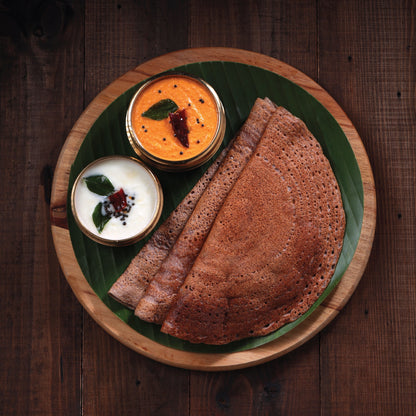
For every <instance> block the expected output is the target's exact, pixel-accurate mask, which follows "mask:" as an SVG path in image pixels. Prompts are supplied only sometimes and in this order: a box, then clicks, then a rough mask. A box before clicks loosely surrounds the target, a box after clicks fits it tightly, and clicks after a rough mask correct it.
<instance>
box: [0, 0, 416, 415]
mask: <svg viewBox="0 0 416 416" xmlns="http://www.w3.org/2000/svg"><path fill="white" fill-rule="evenodd" d="M200 46H227V47H237V48H242V49H248V50H252V51H255V52H260V53H263V54H266V55H269V56H271V57H274V58H277V59H279V60H281V61H284V62H286V63H288V64H290V65H292V66H294V67H296V68H297V69H299V70H301V71H302V72H304V73H305V74H307V75H308V76H309V77H311V78H312V79H314V80H315V81H316V82H318V83H319V84H320V85H321V86H322V87H324V88H325V89H326V90H327V91H328V92H329V93H330V94H331V95H332V96H333V97H334V98H335V99H336V100H337V102H338V103H339V104H340V105H341V107H342V108H343V109H344V110H345V112H346V113H347V115H348V116H349V118H350V119H351V120H352V122H353V123H354V125H355V127H356V129H357V130H358V132H359V134H360V136H361V138H362V140H363V143H364V145H365V147H366V150H367V153H368V156H369V159H370V161H371V164H372V168H373V173H374V177H375V182H376V188H377V203H378V212H377V230H376V236H375V240H374V245H373V250H372V253H371V256H370V260H369V262H368V266H367V268H366V270H365V273H364V275H363V277H362V280H361V282H360V284H359V286H358V287H357V289H356V291H355V293H354V294H353V296H352V298H351V299H350V301H349V302H348V304H347V305H346V306H345V308H344V309H343V310H342V312H341V313H340V314H339V315H338V317H337V318H336V319H335V320H334V321H333V322H331V324H330V325H329V326H327V327H326V328H325V329H324V330H323V331H322V332H321V333H320V334H319V335H317V336H315V337H314V338H313V339H312V340H310V341H309V342H307V343H306V344H304V345H303V346H301V347H300V348H298V349H296V350H295V351H293V352H291V353H289V354H287V355H285V356H283V357H281V358H278V359H275V360H273V361H270V362H268V363H266V364H262V365H259V366H256V367H252V368H247V369H242V370H236V371H229V372H199V371H192V370H183V369H178V368H174V367H170V366H167V365H164V364H160V363H158V362H155V361H152V360H150V359H148V358H145V357H143V356H141V355H139V354H137V353H135V352H133V351H131V350H129V349H128V348H126V347H124V346H123V345H122V344H120V343H119V342H118V341H116V340H115V339H113V338H112V337H110V336H109V335H108V334H107V333H106V332H105V331H104V330H102V329H101V327H99V326H98V325H97V324H96V323H95V322H94V321H93V319H92V318H91V317H90V316H89V315H88V314H87V313H86V312H84V310H83V308H82V307H81V305H80V304H79V303H78V301H77V299H76V298H75V296H74V295H73V293H72V291H71V289H70V287H69V285H68V283H67V282H66V280H65V277H64V276H63V274H62V272H61V271H60V267H59V263H58V261H57V258H56V255H55V249H54V245H53V242H52V237H51V231H50V221H49V202H50V191H51V182H52V178H53V174H54V167H55V165H56V162H57V158H58V155H59V152H60V150H61V147H62V145H63V143H64V141H65V139H66V137H67V135H68V133H69V131H70V130H71V127H72V126H73V124H74V123H75V121H76V120H77V118H78V117H79V116H80V114H81V113H82V111H83V110H84V108H85V107H86V106H87V105H88V103H89V102H90V101H91V100H92V99H93V98H94V97H95V96H96V95H97V94H98V93H99V92H100V91H101V90H102V89H103V88H104V87H106V86H107V85H108V84H109V83H110V82H112V81H113V80H114V79H116V78H118V77H119V76H121V75H122V74H124V73H125V72H127V71H129V70H131V69H132V68H134V67H136V66H137V65H139V64H141V63H142V62H144V61H147V60H149V59H151V58H154V57H156V56H158V55H161V54H164V53H166V52H170V51H174V50H178V49H184V48H189V47H200ZM0 88H1V89H0V96H1V101H0V109H1V113H0V126H1V130H0V146H1V148H0V172H1V182H2V184H3V185H2V195H3V198H2V200H3V202H2V204H1V208H0V212H1V219H2V222H1V224H2V225H1V232H0V259H1V278H0V314H1V316H2V319H1V320H0V335H1V341H0V386H1V392H0V414H2V415H12V414H13V415H76V414H83V415H84V414H85V415H251V414H253V415H254V414H256V415H280V414H282V415H319V414H321V415H414V414H416V307H415V303H416V268H415V264H416V261H415V259H416V241H415V240H416V239H415V232H416V226H415V225H416V220H415V218H416V215H415V214H416V212H415V206H416V201H415V184H414V182H415V178H416V111H415V104H416V101H415V89H416V4H415V2H414V1H396V0H390V1H365V0H361V1H356V0H354V1H346V0H343V1H329V0H327V1H325V0H320V1H315V2H311V1H306V0H303V1H289V0H287V1H271V0H265V1H255V0H249V1H227V0H222V1H217V0H214V1H202V0H200V1H191V0H189V1H169V0H166V1H133V0H119V1H102V0H89V1H82V0H73V1H70V0H55V1H54V0H44V1H41V0H34V1H23V0H19V1H17V0H15V1H6V0H5V1H1V3H0Z"/></svg>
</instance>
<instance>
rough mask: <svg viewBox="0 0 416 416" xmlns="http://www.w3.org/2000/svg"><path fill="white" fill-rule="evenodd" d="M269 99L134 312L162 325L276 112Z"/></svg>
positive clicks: (256, 108)
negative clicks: (219, 214) (218, 214)
mask: <svg viewBox="0 0 416 416" xmlns="http://www.w3.org/2000/svg"><path fill="white" fill-rule="evenodd" d="M275 108H276V107H275V105H274V104H273V103H272V102H271V101H270V100H269V99H265V100H262V99H257V100H256V102H255V103H254V105H253V108H252V110H251V112H250V114H249V116H248V118H247V120H246V122H245V123H244V125H243V126H242V128H241V129H240V131H239V133H238V135H237V137H236V138H235V139H234V141H233V144H232V146H231V148H230V150H229V152H228V153H227V155H226V157H225V159H224V162H223V163H222V164H221V165H220V166H219V168H218V170H217V171H216V173H215V175H214V176H213V178H212V180H211V182H210V184H209V185H208V187H207V189H206V190H205V192H204V193H203V194H202V196H201V198H200V199H199V201H198V203H197V205H196V206H195V209H194V211H193V213H192V215H191V216H190V217H189V219H188V221H187V223H186V225H185V227H184V228H183V230H182V232H181V234H180V235H179V237H178V239H177V240H176V242H175V244H174V245H173V247H172V249H171V250H170V252H169V255H168V256H167V257H166V259H165V260H164V261H163V262H162V264H161V266H160V268H159V270H158V272H157V273H156V275H155V276H154V278H153V279H152V281H151V282H150V284H149V286H148V287H147V290H146V293H145V295H144V296H143V297H142V298H141V300H140V301H139V303H138V305H137V308H136V310H135V315H136V316H138V317H139V318H141V319H143V320H145V321H148V322H153V323H159V324H161V323H162V322H163V320H164V319H165V317H166V315H167V313H168V311H169V308H170V307H171V305H172V303H173V302H174V301H175V297H176V294H177V292H178V290H179V288H180V286H181V285H182V283H183V281H184V279H185V277H186V275H187V274H188V272H189V270H190V269H191V267H192V264H193V262H194V260H195V258H196V257H197V255H198V253H199V251H200V249H201V247H202V244H203V243H204V241H205V238H206V236H207V235H208V233H209V230H210V229H211V226H212V224H213V222H214V220H215V217H216V215H217V213H218V211H219V210H220V208H221V206H222V204H223V202H224V200H225V198H226V196H227V194H228V193H229V191H230V189H231V188H232V187H233V185H234V183H235V182H236V180H237V179H238V177H239V176H240V173H241V171H242V170H243V168H244V166H245V165H246V163H247V162H248V160H249V159H250V157H251V155H252V153H253V151H254V149H255V147H256V146H257V143H258V141H259V139H260V137H261V136H262V134H263V132H264V130H265V128H266V125H267V123H268V120H269V119H270V117H271V115H272V113H273V112H274V111H275Z"/></svg>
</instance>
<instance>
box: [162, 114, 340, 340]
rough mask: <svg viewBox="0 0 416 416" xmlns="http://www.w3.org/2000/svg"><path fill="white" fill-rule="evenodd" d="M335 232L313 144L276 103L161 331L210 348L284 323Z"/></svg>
mask: <svg viewBox="0 0 416 416" xmlns="http://www.w3.org/2000/svg"><path fill="white" fill-rule="evenodd" d="M344 230H345V214H344V211H343V206H342V199H341V194H340V190H339V188H338V184H337V181H336V178H335V176H334V174H333V172H332V169H331V166H330V164H329V162H328V160H327V159H326V157H325V156H324V154H323V152H322V149H321V146H320V145H319V143H318V142H317V141H316V139H315V138H314V137H313V136H312V134H311V133H310V132H309V131H308V129H307V127H306V126H305V124H304V123H303V122H302V121H301V120H299V119H298V118H296V117H294V116H293V115H291V114H290V113H289V112H288V111H286V110H285V109H283V108H280V107H279V108H278V109H277V110H276V112H275V113H274V115H273V116H272V119H271V121H270V123H269V124H268V127H267V129H266V131H265V133H264V135H263V137H262V138H261V140H260V142H259V145H258V146H257V148H256V150H255V152H254V155H253V157H252V158H251V159H250V161H249V163H248V164H247V165H246V167H245V169H244V171H243V172H242V174H241V175H240V177H239V179H238V181H237V182H236V183H235V185H234V187H233V188H232V190H231V191H230V193H229V195H228V197H227V198H226V200H225V202H224V204H223V206H222V208H221V210H220V211H219V213H218V215H217V217H216V220H215V223H214V224H213V226H212V228H211V231H210V233H209V235H208V237H207V239H206V241H205V243H204V245H203V247H202V249H201V251H200V253H199V255H198V257H197V258H196V260H195V262H194V264H193V266H192V268H191V270H190V272H189V274H188V275H187V277H186V279H185V281H184V283H183V285H182V286H181V288H180V290H179V292H178V294H177V296H176V298H175V303H174V305H173V306H172V308H171V309H170V311H169V313H168V315H167V317H166V319H165V321H164V323H163V325H162V328H161V330H162V332H165V333H167V334H170V335H173V336H176V337H178V338H181V339H184V340H188V341H190V342H194V343H206V344H217V345H219V344H226V343H229V342H231V341H235V340H238V339H242V338H246V337H254V336H260V335H265V334H268V333H270V332H272V331H275V330H276V329H278V328H280V327H281V326H283V325H284V324H286V323H288V322H291V321H294V320H295V319H297V318H298V317H299V316H301V315H302V314H303V313H305V312H306V311H307V310H308V309H309V308H310V307H311V305H312V304H313V303H314V302H315V301H316V300H317V298H318V297H319V296H320V295H321V294H322V292H323V291H324V289H325V288H326V287H327V285H328V283H329V281H330V279H331V277H332V275H333V273H334V270H335V266H336V263H337V261H338V258H339V255H340V252H341V249H342V243H343V235H344Z"/></svg>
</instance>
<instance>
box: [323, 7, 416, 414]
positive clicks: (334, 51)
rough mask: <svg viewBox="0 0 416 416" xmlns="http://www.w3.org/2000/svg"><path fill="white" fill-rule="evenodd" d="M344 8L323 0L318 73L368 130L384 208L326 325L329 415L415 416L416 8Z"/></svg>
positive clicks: (367, 142) (325, 391)
mask: <svg viewBox="0 0 416 416" xmlns="http://www.w3.org/2000/svg"><path fill="white" fill-rule="evenodd" d="M347 3H348V2H339V3H337V6H336V7H333V3H332V2H327V1H326V2H323V3H322V8H321V10H320V15H321V16H322V24H321V27H320V30H321V34H320V62H321V70H320V77H321V78H322V80H325V81H324V82H323V83H324V85H325V87H326V88H328V89H329V90H330V91H332V92H333V94H334V97H335V98H336V99H337V100H338V101H339V102H340V103H341V105H342V106H343V108H344V109H345V110H346V111H347V112H348V114H349V115H350V117H351V118H352V120H353V122H354V124H355V125H356V127H357V128H358V131H359V132H360V134H361V137H362V139H363V141H364V143H365V146H366V148H367V150H368V154H369V157H370V160H371V161H372V166H373V171H374V176H375V182H376V188H377V192H378V201H380V202H379V209H378V222H377V229H378V233H377V236H376V239H375V242H374V248H373V256H372V258H371V260H370V262H369V264H368V267H367V270H366V273H365V275H364V278H363V279H362V282H361V283H360V286H359V288H358V289H359V290H358V291H357V292H356V293H355V294H354V296H353V297H352V299H351V303H350V305H349V306H350V307H348V308H345V310H344V312H343V314H341V315H340V316H339V318H338V319H337V323H336V326H337V327H338V328H339V331H338V330H337V331H335V330H334V328H329V329H328V330H326V331H325V332H324V335H323V336H322V338H321V362H322V366H321V368H322V380H324V381H325V382H323V383H322V403H323V404H324V406H323V414H324V415H332V414H335V413H338V414H339V413H341V411H340V409H346V412H348V414H354V415H368V414H388V412H389V411H390V412H391V413H392V414H395V415H411V414H415V412H416V402H415V400H416V399H415V397H416V372H415V368H416V366H415V359H414V357H416V346H415V342H414V340H415V339H416V325H415V322H416V310H415V308H410V309H409V308H408V306H406V305H411V304H415V302H416V285H415V281H414V277H415V276H416V268H415V258H416V257H415V253H416V243H415V238H414V232H415V230H416V222H415V207H416V201H415V183H414V180H415V178H416V172H415V160H416V141H415V137H416V127H415V126H416V114H415V112H414V104H415V68H416V53H415V43H414V42H415V38H416V36H415V35H416V26H415V22H416V20H415V16H416V4H415V3H414V2H409V3H406V2H399V3H397V2H394V1H384V2H381V3H380V7H374V5H373V7H372V8H370V7H368V5H366V3H365V2H364V3H357V4H356V9H355V10H354V12H353V11H352V9H351V8H347V7H346V6H347ZM325 17H327V18H325ZM327 33H333V34H334V36H332V37H328V36H326V35H325V34H327ZM375 36H377V39H378V40H377V42H375ZM382 259H383V260H382ZM412 276H413V277H412ZM351 322H354V325H351ZM411 340H413V341H411ZM334 363H337V372H339V373H341V374H343V375H344V383H345V385H347V386H349V388H345V385H342V384H341V383H340V382H339V380H338V377H337V375H336V374H335V373H334V371H333V364H334ZM399 375H400V376H399ZM357 379H358V380H360V381H359V383H357V382H356V380H357ZM364 401H365V402H366V404H365V405H364V404H363V402H364ZM369 409H370V410H369Z"/></svg>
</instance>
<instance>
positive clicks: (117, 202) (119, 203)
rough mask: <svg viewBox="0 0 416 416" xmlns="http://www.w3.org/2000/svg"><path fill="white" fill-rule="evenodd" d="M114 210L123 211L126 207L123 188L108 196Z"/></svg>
mask: <svg viewBox="0 0 416 416" xmlns="http://www.w3.org/2000/svg"><path fill="white" fill-rule="evenodd" d="M108 199H109V200H110V203H111V205H112V206H113V207H114V211H115V212H120V211H123V210H124V209H125V208H126V207H127V199H126V194H125V193H124V191H123V188H120V190H119V191H117V192H115V193H114V194H112V195H110V196H109V197H108Z"/></svg>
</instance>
